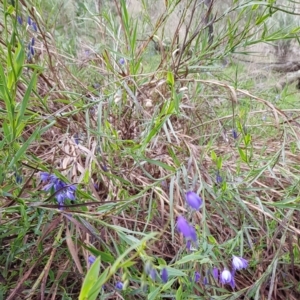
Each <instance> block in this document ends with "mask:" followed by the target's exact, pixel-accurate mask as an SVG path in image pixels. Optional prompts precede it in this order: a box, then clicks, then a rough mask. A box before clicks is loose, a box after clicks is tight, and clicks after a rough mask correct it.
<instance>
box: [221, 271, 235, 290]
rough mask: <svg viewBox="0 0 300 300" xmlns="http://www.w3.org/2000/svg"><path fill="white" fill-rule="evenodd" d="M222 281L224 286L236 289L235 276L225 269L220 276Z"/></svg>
mask: <svg viewBox="0 0 300 300" xmlns="http://www.w3.org/2000/svg"><path fill="white" fill-rule="evenodd" d="M220 281H221V283H222V284H230V286H231V287H232V288H234V287H235V281H234V276H233V275H232V273H231V272H230V271H229V270H227V269H224V270H223V271H222V273H221V275H220Z"/></svg>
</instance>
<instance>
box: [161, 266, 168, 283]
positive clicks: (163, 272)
mask: <svg viewBox="0 0 300 300" xmlns="http://www.w3.org/2000/svg"><path fill="white" fill-rule="evenodd" d="M160 277H161V280H162V282H163V283H167V282H168V271H167V269H166V268H163V269H162V270H161V273H160Z"/></svg>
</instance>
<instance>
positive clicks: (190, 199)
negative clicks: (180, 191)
mask: <svg viewBox="0 0 300 300" xmlns="http://www.w3.org/2000/svg"><path fill="white" fill-rule="evenodd" d="M185 196H186V202H187V203H188V205H189V206H190V207H191V208H194V209H196V210H198V209H199V208H200V207H201V206H202V203H203V201H202V199H201V197H199V196H198V195H197V194H196V193H194V192H191V191H189V192H187V193H186V195H185Z"/></svg>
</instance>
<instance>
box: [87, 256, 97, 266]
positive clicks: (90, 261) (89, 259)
mask: <svg viewBox="0 0 300 300" xmlns="http://www.w3.org/2000/svg"><path fill="white" fill-rule="evenodd" d="M95 260H96V257H95V256H94V255H90V256H89V258H88V261H89V263H90V265H91V264H93V263H94V262H95Z"/></svg>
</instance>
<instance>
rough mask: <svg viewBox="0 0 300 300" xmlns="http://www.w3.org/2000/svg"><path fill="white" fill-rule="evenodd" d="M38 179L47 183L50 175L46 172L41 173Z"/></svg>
mask: <svg viewBox="0 0 300 300" xmlns="http://www.w3.org/2000/svg"><path fill="white" fill-rule="evenodd" d="M40 177H41V180H42V181H47V180H49V178H50V174H49V173H48V172H41V173H40Z"/></svg>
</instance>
